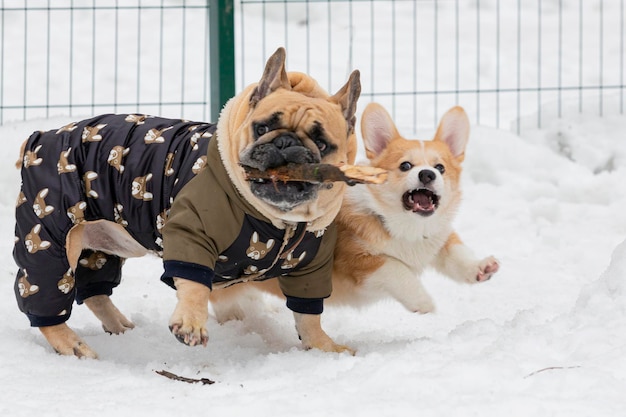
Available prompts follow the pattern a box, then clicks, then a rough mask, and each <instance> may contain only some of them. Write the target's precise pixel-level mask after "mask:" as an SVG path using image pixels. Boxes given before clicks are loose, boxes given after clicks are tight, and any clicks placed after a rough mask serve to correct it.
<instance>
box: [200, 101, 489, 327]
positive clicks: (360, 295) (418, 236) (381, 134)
mask: <svg viewBox="0 0 626 417" xmlns="http://www.w3.org/2000/svg"><path fill="white" fill-rule="evenodd" d="M361 128H362V133H363V137H364V142H365V149H366V154H367V156H368V159H369V160H370V164H371V165H372V166H375V167H379V168H383V169H386V170H388V171H389V175H388V181H387V183H386V184H383V185H379V186H377V185H365V186H362V187H360V186H359V187H352V188H350V189H349V190H348V192H347V194H346V197H345V198H344V201H343V204H342V207H341V210H340V212H339V214H338V216H337V219H336V223H337V226H338V238H337V245H336V247H335V261H334V268H333V293H332V295H331V297H330V299H329V301H330V302H331V303H345V304H351V305H362V304H364V303H368V302H372V301H375V300H378V299H381V298H385V297H391V298H394V299H396V300H397V301H399V302H400V303H401V304H402V305H404V306H405V307H406V308H407V309H408V310H409V311H412V312H418V313H428V312H431V311H433V310H434V303H433V302H432V300H431V298H430V296H429V295H428V294H427V293H426V290H425V289H424V288H423V286H422V284H421V282H420V275H421V274H422V273H423V271H424V270H425V269H426V268H428V267H433V268H436V269H437V270H439V271H440V272H442V273H443V274H445V275H448V276H449V277H450V278H452V279H454V280H456V281H458V282H465V283H476V282H482V281H486V280H488V279H489V278H490V277H491V276H492V275H493V274H494V273H496V272H497V271H498V269H499V263H498V261H497V260H496V259H495V258H493V257H487V258H484V259H482V260H480V259H478V258H475V257H474V256H473V255H472V253H471V250H470V249H469V248H467V247H466V246H465V245H464V244H463V242H462V241H461V239H460V238H459V236H458V235H457V234H456V233H455V232H454V231H453V229H452V220H453V219H454V216H455V213H456V211H457V209H458V207H459V204H460V201H461V190H460V175H461V171H462V169H461V163H462V161H463V159H464V157H465V144H466V142H467V139H468V137H469V122H468V119H467V116H466V115H465V112H464V110H463V109H462V108H460V107H455V108H452V109H451V110H450V111H449V112H448V113H446V115H444V117H443V118H442V121H441V123H440V125H439V127H438V129H437V132H436V133H435V137H434V139H433V140H430V141H418V140H409V139H405V138H404V137H402V136H401V135H400V133H399V132H398V130H397V128H396V126H395V124H394V123H393V121H392V120H391V117H390V116H389V115H388V113H387V112H386V111H385V110H384V109H383V108H382V107H381V106H380V105H378V104H374V103H372V104H370V105H368V106H367V107H366V109H365V110H364V112H363V119H362V122H361ZM403 162H409V163H410V164H411V166H412V167H413V168H411V169H410V170H408V171H406V172H405V171H404V170H402V169H400V166H401V164H402V163H403ZM438 164H442V165H443V166H444V168H445V170H444V173H443V174H441V173H437V172H438V170H436V168H435V167H436V166H438ZM421 170H429V171H431V172H434V173H435V174H437V175H436V179H435V180H434V181H433V182H432V183H431V184H430V187H432V188H433V190H436V191H437V195H439V197H440V198H439V204H438V206H437V208H436V210H435V211H434V213H433V214H431V215H429V216H422V215H420V214H418V213H416V212H413V211H412V210H408V209H406V208H405V207H403V195H404V193H405V192H407V191H409V190H411V189H415V188H425V187H428V185H423V184H422V183H420V181H421V180H420V179H419V175H418V173H419V171H421ZM246 285H248V286H251V287H254V288H256V289H259V290H262V291H266V292H270V293H272V294H277V295H280V290H279V288H278V285H277V283H276V282H275V281H274V280H268V281H264V282H261V283H248V284H246ZM228 291H232V293H235V292H239V291H243V288H240V289H235V288H233V289H230V288H227V289H225V290H224V294H219V293H218V292H216V294H214V295H212V299H211V301H212V303H213V307H214V310H215V312H216V315H217V317H218V320H221V319H224V318H232V317H236V318H242V317H243V315H244V314H245V312H244V311H243V310H242V309H239V310H237V311H236V312H235V314H233V312H232V310H231V308H230V303H231V297H232V296H233V295H232V293H231V294H229V293H228Z"/></svg>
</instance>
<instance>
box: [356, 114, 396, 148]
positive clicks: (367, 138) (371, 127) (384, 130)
mask: <svg viewBox="0 0 626 417" xmlns="http://www.w3.org/2000/svg"><path fill="white" fill-rule="evenodd" d="M361 135H362V136H363V143H364V145H365V154H366V156H367V157H368V158H369V159H372V158H374V157H376V156H378V155H380V153H381V152H382V151H384V150H385V148H386V147H387V145H388V144H389V142H391V140H392V139H393V138H396V137H398V136H400V133H398V129H397V128H396V125H395V124H394V122H393V119H392V118H391V116H390V115H389V113H387V110H385V108H384V107H383V106H381V105H380V104H378V103H370V104H368V105H367V107H365V110H363V115H362V116H361Z"/></svg>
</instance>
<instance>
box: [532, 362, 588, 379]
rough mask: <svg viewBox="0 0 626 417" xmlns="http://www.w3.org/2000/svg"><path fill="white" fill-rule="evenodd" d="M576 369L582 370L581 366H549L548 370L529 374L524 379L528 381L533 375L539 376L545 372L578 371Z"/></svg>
mask: <svg viewBox="0 0 626 417" xmlns="http://www.w3.org/2000/svg"><path fill="white" fill-rule="evenodd" d="M576 368H580V366H579V365H576V366H549V367H547V368H543V369H539V370H538V371H535V372H531V373H529V374H528V375H526V376H525V377H524V379H526V378H528V377H531V376H533V375H537V374H539V373H541V372H545V371H554V370H557V369H576Z"/></svg>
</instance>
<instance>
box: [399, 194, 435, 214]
mask: <svg viewBox="0 0 626 417" xmlns="http://www.w3.org/2000/svg"><path fill="white" fill-rule="evenodd" d="M402 203H403V204H404V208H405V209H406V210H411V211H412V212H414V213H419V214H421V215H423V216H430V215H431V214H433V213H434V212H435V210H436V209H437V204H438V203H439V198H438V197H437V195H436V194H435V193H433V192H432V191H430V190H427V189H424V188H422V189H419V190H412V191H408V192H406V193H404V195H403V196H402Z"/></svg>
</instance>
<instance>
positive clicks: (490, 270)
mask: <svg viewBox="0 0 626 417" xmlns="http://www.w3.org/2000/svg"><path fill="white" fill-rule="evenodd" d="M498 269H500V264H499V263H498V260H497V259H496V258H494V257H493V256H489V257H487V258H485V259H483V260H482V261H480V262H479V263H478V273H477V274H476V282H483V281H487V280H489V279H490V278H491V277H492V276H493V274H495V273H496V272H498Z"/></svg>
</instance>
